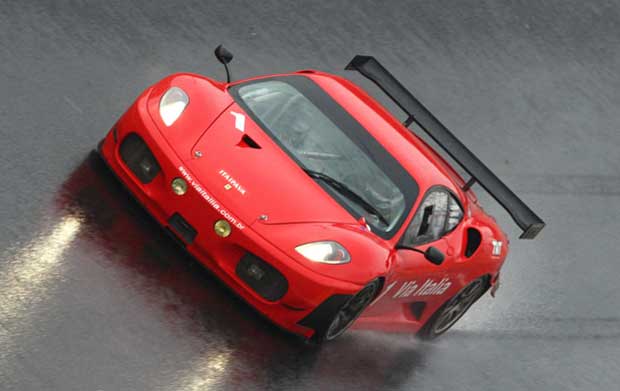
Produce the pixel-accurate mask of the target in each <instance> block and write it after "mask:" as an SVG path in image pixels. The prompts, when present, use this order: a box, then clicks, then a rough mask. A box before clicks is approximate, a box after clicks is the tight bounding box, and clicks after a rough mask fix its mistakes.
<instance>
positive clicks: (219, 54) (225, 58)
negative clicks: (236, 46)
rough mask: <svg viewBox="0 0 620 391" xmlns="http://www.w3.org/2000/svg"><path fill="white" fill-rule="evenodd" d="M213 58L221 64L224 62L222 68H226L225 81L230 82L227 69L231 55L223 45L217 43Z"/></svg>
mask: <svg viewBox="0 0 620 391" xmlns="http://www.w3.org/2000/svg"><path fill="white" fill-rule="evenodd" d="M215 58H217V60H218V61H219V62H221V63H222V64H224V68H225V69H226V82H227V83H230V72H229V71H228V63H229V62H231V61H232V59H233V55H232V53H231V52H229V51H228V49H226V48H225V47H224V46H222V45H219V46H218V47H216V48H215Z"/></svg>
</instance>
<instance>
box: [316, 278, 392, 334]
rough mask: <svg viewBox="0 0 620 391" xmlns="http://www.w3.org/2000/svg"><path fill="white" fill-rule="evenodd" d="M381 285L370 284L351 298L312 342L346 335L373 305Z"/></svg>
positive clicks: (377, 281)
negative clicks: (367, 308)
mask: <svg viewBox="0 0 620 391" xmlns="http://www.w3.org/2000/svg"><path fill="white" fill-rule="evenodd" d="M380 286H381V284H380V282H379V280H374V281H371V282H370V283H368V285H366V286H365V287H364V288H362V290H360V291H359V292H357V294H355V296H353V297H351V298H350V299H349V300H348V301H347V302H346V303H345V304H344V305H343V306H342V307H340V309H339V310H338V312H336V315H335V316H334V317H333V318H332V320H331V322H330V323H329V324H328V325H327V327H325V328H324V330H321V331H317V333H316V334H315V335H314V336H313V338H312V340H313V342H315V343H317V342H318V343H320V342H323V341H330V340H332V339H334V338H336V337H338V336H340V335H341V334H342V333H344V332H345V331H346V330H347V329H348V328H349V327H350V326H351V325H352V324H353V322H354V321H355V320H356V319H357V318H358V317H359V316H360V315H361V314H362V312H364V310H365V309H366V307H368V306H369V305H370V303H372V301H373V300H374V298H375V297H376V296H377V293H378V292H379V288H380Z"/></svg>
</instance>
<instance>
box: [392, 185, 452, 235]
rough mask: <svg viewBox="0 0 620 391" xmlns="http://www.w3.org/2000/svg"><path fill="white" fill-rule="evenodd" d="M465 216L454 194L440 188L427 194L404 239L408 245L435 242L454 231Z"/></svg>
mask: <svg viewBox="0 0 620 391" xmlns="http://www.w3.org/2000/svg"><path fill="white" fill-rule="evenodd" d="M462 218H463V210H462V209H461V206H460V205H459V203H458V202H457V201H456V199H454V196H452V194H450V192H448V191H447V190H445V189H441V188H438V189H437V190H433V191H431V192H430V193H428V194H427V195H426V198H425V199H424V201H422V204H421V205H420V207H419V208H418V210H417V211H416V213H415V216H414V217H413V220H411V223H409V227H407V230H406V231H405V235H404V237H403V239H402V242H403V244H405V245H407V246H417V245H420V244H424V243H429V242H433V241H435V240H437V239H439V238H441V237H442V236H443V235H445V234H446V233H448V232H450V231H452V230H453V229H454V228H455V227H456V226H457V225H458V224H459V222H460V221H461V219H462Z"/></svg>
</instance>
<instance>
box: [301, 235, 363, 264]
mask: <svg viewBox="0 0 620 391" xmlns="http://www.w3.org/2000/svg"><path fill="white" fill-rule="evenodd" d="M295 250H296V251H297V252H298V253H300V254H301V255H303V256H304V257H306V258H307V259H309V260H311V261H313V262H321V263H330V264H334V265H339V264H342V263H348V262H350V261H351V256H350V255H349V252H348V251H347V250H346V249H345V248H344V247H342V245H340V243H337V242H332V241H324V242H313V243H307V244H302V245H301V246H297V247H295Z"/></svg>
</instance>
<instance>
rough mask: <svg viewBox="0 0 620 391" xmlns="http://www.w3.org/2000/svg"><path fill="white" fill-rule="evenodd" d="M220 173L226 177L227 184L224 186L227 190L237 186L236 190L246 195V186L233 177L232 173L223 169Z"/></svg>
mask: <svg viewBox="0 0 620 391" xmlns="http://www.w3.org/2000/svg"><path fill="white" fill-rule="evenodd" d="M219 174H220V176H221V177H223V178H224V179H226V182H228V183H226V185H224V188H225V189H226V190H230V189H232V188H235V190H237V191H238V192H239V193H241V195H245V187H243V186H241V184H240V183H239V182H237V180H236V179H235V178H233V177H232V175H230V174H229V173H227V172H226V170H224V169H221V170H220V171H219Z"/></svg>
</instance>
